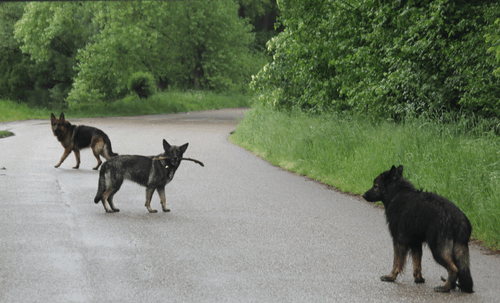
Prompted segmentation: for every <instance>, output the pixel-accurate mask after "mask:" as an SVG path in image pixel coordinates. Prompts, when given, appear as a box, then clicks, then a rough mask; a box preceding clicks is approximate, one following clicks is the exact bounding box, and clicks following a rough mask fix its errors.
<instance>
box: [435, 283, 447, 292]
mask: <svg viewBox="0 0 500 303" xmlns="http://www.w3.org/2000/svg"><path fill="white" fill-rule="evenodd" d="M434 291H435V292H450V287H446V285H445V286H438V287H434Z"/></svg>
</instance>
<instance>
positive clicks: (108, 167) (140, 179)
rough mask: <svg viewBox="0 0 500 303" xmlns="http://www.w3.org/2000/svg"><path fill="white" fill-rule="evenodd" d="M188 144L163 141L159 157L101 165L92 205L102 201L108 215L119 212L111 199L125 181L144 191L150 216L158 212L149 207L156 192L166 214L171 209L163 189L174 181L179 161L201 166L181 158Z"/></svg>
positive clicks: (115, 160)
mask: <svg viewBox="0 0 500 303" xmlns="http://www.w3.org/2000/svg"><path fill="white" fill-rule="evenodd" d="M188 144H189V143H186V144H184V145H182V146H170V144H168V142H167V141H166V140H165V139H164V140H163V149H164V152H163V153H162V154H159V155H158V156H149V157H147V156H137V155H121V156H117V157H114V158H111V159H110V160H108V161H106V162H104V164H103V165H102V167H101V171H100V172H99V186H98V188H97V194H96V196H95V199H94V202H95V203H99V201H102V205H103V206H104V209H105V210H106V212H107V213H112V212H118V211H120V210H119V209H118V208H115V206H114V205H113V196H114V195H115V194H116V192H117V191H118V190H119V189H120V187H121V185H122V183H123V180H124V179H127V180H131V181H133V182H136V183H138V184H140V185H142V186H145V187H146V208H147V209H148V211H149V212H150V213H156V212H157V211H156V210H154V209H152V208H151V206H150V204H151V197H152V196H153V193H154V191H155V190H157V191H158V195H159V196H160V200H161V207H162V209H163V211H164V212H169V211H170V209H168V208H167V207H166V198H165V186H166V185H167V184H168V183H169V182H170V181H172V179H173V178H174V174H175V171H176V170H177V168H179V165H180V164H181V160H191V161H195V162H197V163H199V164H200V165H202V166H203V163H201V162H199V161H196V160H193V159H189V158H182V155H183V154H184V152H185V151H186V149H187V147H188ZM106 201H107V202H108V203H109V206H110V207H111V209H109V208H108V206H107V203H106Z"/></svg>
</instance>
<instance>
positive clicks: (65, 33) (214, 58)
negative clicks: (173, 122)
mask: <svg viewBox="0 0 500 303" xmlns="http://www.w3.org/2000/svg"><path fill="white" fill-rule="evenodd" d="M273 10H274V11H273ZM275 10H276V4H275V1H273V0H216V1H125V2H120V1H97V2H92V1H91V2H84V1H82V2H28V3H1V4H0V29H2V30H1V31H0V32H1V34H0V35H1V36H0V37H1V38H2V39H1V41H0V54H1V55H2V56H1V57H2V58H0V67H2V70H3V71H5V72H4V73H3V74H2V75H1V78H0V97H3V98H9V99H14V100H22V101H28V102H29V101H30V100H32V101H33V103H35V104H37V105H42V106H47V105H51V104H54V105H59V106H60V105H61V104H67V105H69V106H70V107H78V106H86V105H88V104H94V103H99V102H102V101H104V102H111V101H113V100H116V99H117V98H122V97H124V96H126V95H127V94H128V93H129V90H128V87H127V85H128V83H129V79H130V77H131V75H132V74H134V73H136V72H147V73H150V74H152V75H153V77H154V80H155V84H156V86H157V87H158V88H159V89H160V90H164V89H166V88H175V89H206V90H214V91H219V92H220V91H228V90H237V91H244V90H246V89H247V87H248V82H249V81H250V76H251V75H252V74H254V73H256V72H258V70H259V69H260V68H261V67H262V66H263V65H264V64H265V63H266V62H267V61H268V56H267V55H265V54H264V52H262V51H261V50H259V49H260V47H259V43H260V45H261V44H263V42H256V39H255V36H256V35H257V32H256V31H255V30H254V28H253V27H252V25H251V24H256V23H258V21H257V20H259V19H260V18H268V19H273V18H275V15H276V11H275ZM244 15H248V16H249V18H244ZM271 27H272V25H271ZM261 31H262V32H270V31H269V26H268V27H266V28H263V29H261ZM270 34H273V33H272V32H271V33H270Z"/></svg>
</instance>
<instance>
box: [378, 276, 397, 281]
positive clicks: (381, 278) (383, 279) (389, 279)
mask: <svg viewBox="0 0 500 303" xmlns="http://www.w3.org/2000/svg"><path fill="white" fill-rule="evenodd" d="M380 280H382V281H384V282H394V281H396V279H395V278H392V277H391V276H382V277H380Z"/></svg>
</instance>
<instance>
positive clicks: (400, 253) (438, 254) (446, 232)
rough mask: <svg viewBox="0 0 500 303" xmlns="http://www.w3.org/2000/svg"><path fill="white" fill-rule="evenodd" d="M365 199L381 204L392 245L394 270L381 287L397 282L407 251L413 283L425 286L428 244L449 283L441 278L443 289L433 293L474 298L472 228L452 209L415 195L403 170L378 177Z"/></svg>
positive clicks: (443, 202)
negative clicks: (455, 291) (424, 246)
mask: <svg viewBox="0 0 500 303" xmlns="http://www.w3.org/2000/svg"><path fill="white" fill-rule="evenodd" d="M363 198H365V200H367V201H369V202H377V201H382V203H383V204H384V207H385V215H386V219H387V223H388V225H389V231H390V233H391V236H392V240H393V245H394V267H393V269H392V272H391V273H390V274H389V275H388V276H382V277H381V278H380V279H381V280H382V281H386V282H393V281H395V280H396V277H397V276H398V274H399V273H400V272H402V271H403V269H404V266H405V261H406V256H407V254H408V252H410V251H411V254H412V259H413V277H414V279H415V283H424V282H425V280H424V278H423V277H422V244H423V243H424V242H427V244H428V246H429V248H430V250H431V252H432V256H433V257H434V260H436V262H437V263H438V264H440V265H441V266H443V267H445V268H446V270H447V271H448V279H444V278H442V279H443V280H444V281H445V282H446V283H445V284H444V286H438V287H436V288H434V290H435V291H437V292H449V291H450V290H451V289H454V288H455V287H456V286H458V287H459V288H460V289H461V290H462V291H463V292H467V293H471V292H473V290H472V288H473V282H472V277H471V274H470V268H469V246H468V243H469V238H470V235H471V232H472V227H471V224H470V222H469V219H467V217H466V216H465V214H464V213H463V212H462V211H461V210H460V209H459V208H458V207H457V206H456V205H455V204H453V203H452V202H450V201H449V200H447V199H446V198H444V197H441V196H439V195H437V194H434V193H429V192H423V191H421V190H417V189H415V187H414V186H413V185H412V184H411V183H410V182H409V181H408V180H406V179H404V178H403V166H402V165H401V166H399V167H398V168H396V167H395V166H392V168H391V169H390V170H388V171H386V172H383V173H382V174H380V175H379V176H378V177H377V178H376V179H375V180H374V181H373V187H372V188H371V189H370V190H368V191H367V192H366V193H364V194H363ZM457 280H458V283H457Z"/></svg>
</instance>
